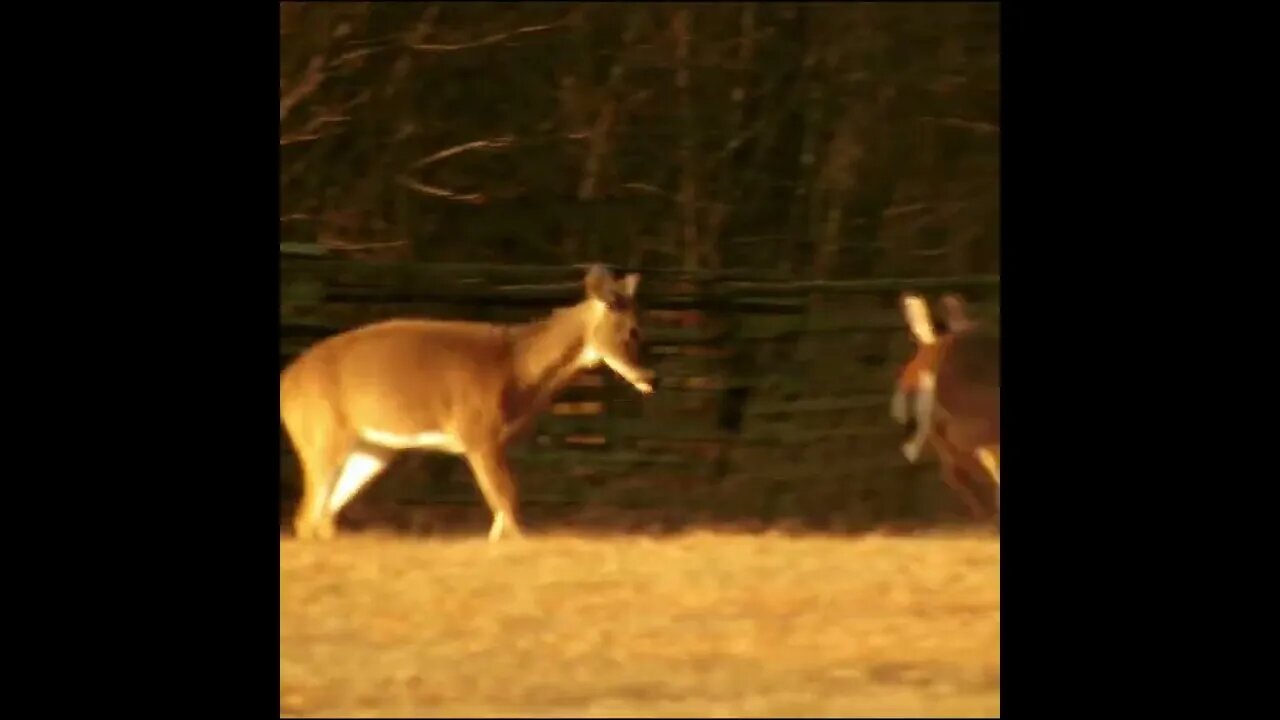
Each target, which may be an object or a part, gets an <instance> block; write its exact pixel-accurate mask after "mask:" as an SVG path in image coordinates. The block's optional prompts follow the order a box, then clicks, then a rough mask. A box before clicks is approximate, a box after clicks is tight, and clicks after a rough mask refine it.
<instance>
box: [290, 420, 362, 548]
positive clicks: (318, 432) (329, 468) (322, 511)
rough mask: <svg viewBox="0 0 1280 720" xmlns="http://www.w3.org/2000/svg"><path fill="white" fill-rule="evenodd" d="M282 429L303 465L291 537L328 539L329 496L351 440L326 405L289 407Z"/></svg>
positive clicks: (331, 529)
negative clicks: (300, 491) (299, 498)
mask: <svg viewBox="0 0 1280 720" xmlns="http://www.w3.org/2000/svg"><path fill="white" fill-rule="evenodd" d="M288 410H289V411H288V412H287V413H285V414H284V415H285V417H284V420H285V429H286V430H288V432H289V437H290V438H291V439H292V441H293V446H294V450H295V453H296V454H297V456H298V462H299V464H300V465H301V466H302V501H301V502H300V503H299V504H298V510H297V512H296V513H295V514H294V520H293V531H294V535H296V536H297V537H299V538H302V539H318V540H327V539H329V538H332V537H333V536H334V535H335V533H336V528H335V526H334V522H333V515H332V514H331V513H329V512H328V511H327V505H328V501H329V495H330V494H331V493H332V491H333V485H334V481H335V480H336V479H337V476H338V470H339V468H340V467H341V465H342V462H343V459H344V458H345V457H346V456H347V453H348V451H349V449H350V448H351V447H352V445H353V438H352V437H350V432H349V431H347V429H346V428H345V426H344V425H343V424H342V422H341V417H340V416H338V415H337V414H336V413H335V412H334V410H333V409H332V408H331V407H329V405H328V404H327V403H320V402H309V403H307V402H304V403H301V404H295V405H293V406H291V407H289V408H288Z"/></svg>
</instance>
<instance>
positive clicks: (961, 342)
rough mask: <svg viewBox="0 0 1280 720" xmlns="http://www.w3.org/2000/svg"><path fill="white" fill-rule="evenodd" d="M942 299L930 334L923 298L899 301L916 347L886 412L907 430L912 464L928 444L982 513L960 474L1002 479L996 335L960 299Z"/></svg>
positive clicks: (906, 446) (955, 484)
mask: <svg viewBox="0 0 1280 720" xmlns="http://www.w3.org/2000/svg"><path fill="white" fill-rule="evenodd" d="M941 304H942V318H943V324H942V325H941V326H939V328H938V329H937V330H938V331H935V328H934V325H933V322H932V320H931V318H930V316H929V309H928V306H927V305H926V303H925V301H924V299H923V298H921V297H920V296H918V295H914V294H907V295H904V296H903V298H902V308H903V314H904V315H905V316H906V320H907V326H908V327H909V328H910V330H911V334H912V336H913V337H914V338H915V341H916V345H917V349H916V354H915V356H914V357H912V358H911V360H910V361H908V362H907V364H906V365H905V366H904V367H903V369H902V371H901V372H900V373H899V376H898V383H897V389H896V391H895V392H894V396H893V401H892V408H891V412H892V414H893V416H894V418H895V419H896V420H897V421H898V422H900V423H902V424H904V425H906V426H907V427H908V433H909V437H908V438H907V440H906V441H905V442H904V443H903V446H902V452H903V454H904V455H905V456H906V457H907V459H908V460H910V461H911V462H916V461H917V460H918V459H919V458H920V455H921V453H922V451H923V449H924V445H925V443H926V442H928V443H929V444H931V445H932V446H933V448H934V450H935V451H936V452H937V454H938V458H939V461H940V462H941V465H942V472H943V479H944V480H945V481H946V482H947V483H948V484H950V485H951V486H952V487H954V488H955V489H956V490H957V491H958V492H960V493H961V495H962V497H963V499H964V501H965V503H966V504H967V505H969V507H970V509H971V510H973V511H974V512H975V514H979V513H980V510H979V509H978V505H979V503H977V501H976V499H975V498H974V497H973V495H972V492H971V490H969V489H968V488H967V487H966V485H967V484H966V483H964V482H963V479H965V478H968V477H970V476H971V472H972V471H975V470H980V471H982V472H985V474H987V475H990V477H991V479H992V480H994V481H995V483H996V485H997V487H998V486H999V483H1000V338H999V336H998V335H996V334H994V333H991V332H989V331H988V330H987V329H986V328H984V327H982V326H980V325H979V324H977V323H975V322H974V321H973V320H972V319H970V317H969V315H968V312H967V310H966V308H965V304H964V301H963V300H962V299H961V298H960V297H959V296H957V295H946V296H944V297H943V298H942V301H941ZM975 462H976V465H975ZM979 474H981V472H980V473H979ZM998 502H999V501H998V499H997V503H998Z"/></svg>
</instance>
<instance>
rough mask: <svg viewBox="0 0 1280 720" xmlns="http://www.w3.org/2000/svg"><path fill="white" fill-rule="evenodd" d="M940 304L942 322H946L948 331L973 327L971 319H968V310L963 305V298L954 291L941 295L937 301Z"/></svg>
mask: <svg viewBox="0 0 1280 720" xmlns="http://www.w3.org/2000/svg"><path fill="white" fill-rule="evenodd" d="M939 304H940V305H941V306H942V318H943V322H945V323H946V324H947V330H948V331H950V332H960V331H962V330H967V329H969V328H971V327H973V321H972V320H970V319H969V310H968V307H967V306H966V305H965V302H964V298H962V297H960V296H959V295H956V294H954V293H948V294H946V295H943V296H942V300H941V301H939Z"/></svg>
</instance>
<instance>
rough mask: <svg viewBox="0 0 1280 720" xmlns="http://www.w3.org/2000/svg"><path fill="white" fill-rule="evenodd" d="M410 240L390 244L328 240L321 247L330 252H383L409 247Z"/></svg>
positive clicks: (393, 241)
mask: <svg viewBox="0 0 1280 720" xmlns="http://www.w3.org/2000/svg"><path fill="white" fill-rule="evenodd" d="M408 244H409V241H408V240H390V241H388V242H377V243H349V242H344V241H342V240H334V239H332V238H326V239H325V240H323V241H321V242H320V245H321V246H323V247H326V248H329V249H330V250H383V249H385V248H393V247H401V246H404V245H408Z"/></svg>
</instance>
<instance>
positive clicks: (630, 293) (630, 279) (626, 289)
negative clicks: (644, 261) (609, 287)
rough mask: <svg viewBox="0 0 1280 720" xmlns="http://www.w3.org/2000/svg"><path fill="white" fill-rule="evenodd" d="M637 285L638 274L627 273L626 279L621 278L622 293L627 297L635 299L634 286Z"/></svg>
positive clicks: (638, 280)
mask: <svg viewBox="0 0 1280 720" xmlns="http://www.w3.org/2000/svg"><path fill="white" fill-rule="evenodd" d="M639 284H640V273H629V274H628V275H627V276H626V277H624V278H622V292H623V293H624V294H626V295H627V297H635V296H636V286H638V285H639Z"/></svg>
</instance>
